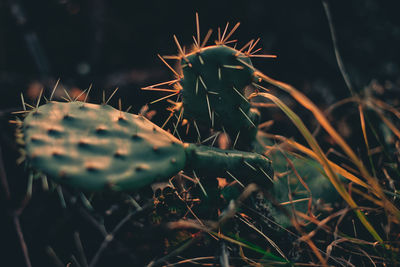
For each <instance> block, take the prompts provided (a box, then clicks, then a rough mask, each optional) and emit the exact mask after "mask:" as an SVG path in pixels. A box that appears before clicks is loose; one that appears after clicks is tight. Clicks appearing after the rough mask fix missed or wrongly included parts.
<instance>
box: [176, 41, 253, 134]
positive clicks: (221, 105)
mask: <svg viewBox="0 0 400 267" xmlns="http://www.w3.org/2000/svg"><path fill="white" fill-rule="evenodd" d="M238 59H239V60H238ZM241 61H242V62H241ZM243 62H244V63H245V64H244V63H243ZM251 65H252V64H251V61H250V58H249V57H247V56H246V55H245V54H243V53H242V52H240V51H238V50H236V49H234V48H231V47H228V46H225V45H215V46H209V47H205V48H201V49H198V50H195V51H194V52H192V53H191V54H188V55H185V56H184V57H183V59H182V60H181V67H182V71H183V78H182V80H181V85H182V88H183V89H182V103H183V109H184V115H185V116H186V117H187V118H190V119H193V120H197V121H200V122H203V123H209V124H211V125H212V127H214V128H217V129H221V128H222V127H223V128H224V129H225V130H226V131H227V132H228V133H229V134H230V136H231V138H235V137H236V135H238V134H239V132H240V137H241V139H239V140H246V142H249V141H250V142H251V141H252V140H253V139H254V137H255V135H256V133H257V125H258V122H259V113H258V112H257V111H256V110H254V109H251V107H250V103H249V101H248V100H247V98H246V97H245V95H244V94H245V92H244V91H245V88H246V86H248V85H250V84H251V82H252V79H253V69H252V68H250V66H251Z"/></svg>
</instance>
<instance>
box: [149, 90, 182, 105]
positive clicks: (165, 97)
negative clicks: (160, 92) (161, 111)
mask: <svg viewBox="0 0 400 267" xmlns="http://www.w3.org/2000/svg"><path fill="white" fill-rule="evenodd" d="M177 94H179V91H178V92H175V93H173V94H170V95H167V96H164V97H161V98H159V99H156V100H154V101H151V102H150V104H154V103H157V102H159V101H161V100H164V99H167V98H170V97H171V96H174V95H177Z"/></svg>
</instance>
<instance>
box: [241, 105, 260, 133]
mask: <svg viewBox="0 0 400 267" xmlns="http://www.w3.org/2000/svg"><path fill="white" fill-rule="evenodd" d="M239 111H240V112H242V114H243V116H245V117H246V119H247V120H248V121H249V122H250V123H251V125H252V126H253V127H254V128H256V125H255V124H254V122H253V121H252V120H251V119H250V118H249V116H247V114H246V113H245V112H244V111H243V109H242V108H241V107H239Z"/></svg>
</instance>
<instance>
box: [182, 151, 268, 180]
mask: <svg viewBox="0 0 400 267" xmlns="http://www.w3.org/2000/svg"><path fill="white" fill-rule="evenodd" d="M185 150H186V157H187V165H186V168H189V169H192V170H195V171H196V172H197V174H199V175H201V176H203V177H210V176H211V177H233V178H235V179H239V180H241V182H242V183H243V184H249V183H256V184H258V185H260V186H262V187H263V188H270V187H271V185H272V183H273V177H274V171H273V169H272V167H271V161H270V160H269V159H268V158H266V157H264V156H263V155H261V154H257V153H253V152H243V151H238V150H223V149H219V148H214V147H207V146H199V145H194V144H187V145H186V149H185Z"/></svg>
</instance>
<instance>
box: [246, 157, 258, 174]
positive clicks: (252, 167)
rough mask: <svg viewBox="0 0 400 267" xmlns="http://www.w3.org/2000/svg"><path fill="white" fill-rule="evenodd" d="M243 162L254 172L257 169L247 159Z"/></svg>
mask: <svg viewBox="0 0 400 267" xmlns="http://www.w3.org/2000/svg"><path fill="white" fill-rule="evenodd" d="M243 163H244V164H246V165H247V166H249V168H251V169H252V170H253V171H255V172H256V171H257V169H256V168H255V167H254V166H253V165H251V164H250V163H248V162H247V161H245V160H243Z"/></svg>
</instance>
